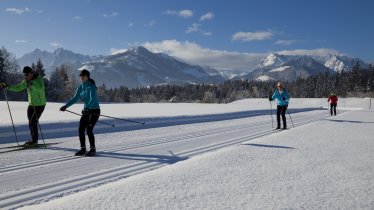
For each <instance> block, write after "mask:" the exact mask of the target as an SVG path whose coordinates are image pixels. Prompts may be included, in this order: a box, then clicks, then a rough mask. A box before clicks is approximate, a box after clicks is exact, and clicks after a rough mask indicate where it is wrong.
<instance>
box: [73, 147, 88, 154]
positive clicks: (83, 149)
mask: <svg viewBox="0 0 374 210" xmlns="http://www.w3.org/2000/svg"><path fill="white" fill-rule="evenodd" d="M85 154H86V148H85V147H82V148H81V150H79V151H78V152H76V153H75V156H83V155H85Z"/></svg>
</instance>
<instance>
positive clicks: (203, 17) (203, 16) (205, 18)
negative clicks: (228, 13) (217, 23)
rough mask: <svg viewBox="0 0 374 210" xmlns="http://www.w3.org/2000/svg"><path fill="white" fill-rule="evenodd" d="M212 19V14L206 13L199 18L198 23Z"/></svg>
mask: <svg viewBox="0 0 374 210" xmlns="http://www.w3.org/2000/svg"><path fill="white" fill-rule="evenodd" d="M213 17H214V14H213V13H212V12H208V13H206V14H204V15H202V16H201V17H200V21H204V20H211V19H213Z"/></svg>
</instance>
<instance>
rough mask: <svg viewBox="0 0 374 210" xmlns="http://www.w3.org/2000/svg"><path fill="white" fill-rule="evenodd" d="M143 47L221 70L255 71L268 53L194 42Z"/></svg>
mask: <svg viewBox="0 0 374 210" xmlns="http://www.w3.org/2000/svg"><path fill="white" fill-rule="evenodd" d="M143 46H144V47H146V48H148V49H149V50H151V51H153V52H163V53H166V54H168V55H170V56H174V57H177V58H179V59H181V60H184V61H186V62H187V63H190V64H195V65H200V66H209V67H213V68H215V69H219V70H240V71H247V72H248V71H250V70H253V69H254V68H255V67H256V66H257V65H258V64H259V62H260V60H261V59H262V58H264V57H265V56H267V55H268V53H266V54H263V53H241V52H232V51H221V50H212V49H209V48H203V47H201V46H199V45H198V44H196V43H192V42H188V41H185V42H179V41H177V40H164V41H161V42H146V43H143Z"/></svg>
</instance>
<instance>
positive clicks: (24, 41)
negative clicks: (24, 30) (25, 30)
mask: <svg viewBox="0 0 374 210" xmlns="http://www.w3.org/2000/svg"><path fill="white" fill-rule="evenodd" d="M14 43H27V41H26V40H24V39H17V40H15V41H14Z"/></svg>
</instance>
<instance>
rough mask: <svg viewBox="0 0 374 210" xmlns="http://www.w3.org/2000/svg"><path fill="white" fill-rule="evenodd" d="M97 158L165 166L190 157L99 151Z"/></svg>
mask: <svg viewBox="0 0 374 210" xmlns="http://www.w3.org/2000/svg"><path fill="white" fill-rule="evenodd" d="M46 149H50V150H60V151H66V152H72V155H73V153H75V152H77V151H78V150H77V149H72V148H66V147H55V146H51V147H47V148H46ZM170 153H171V152H170ZM95 157H102V158H116V159H126V160H137V161H146V162H159V163H164V164H174V163H177V162H179V161H183V160H187V159H188V157H181V156H177V155H174V154H173V153H171V155H147V154H144V155H143V154H130V153H121V152H106V151H97V152H96V156H95Z"/></svg>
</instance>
